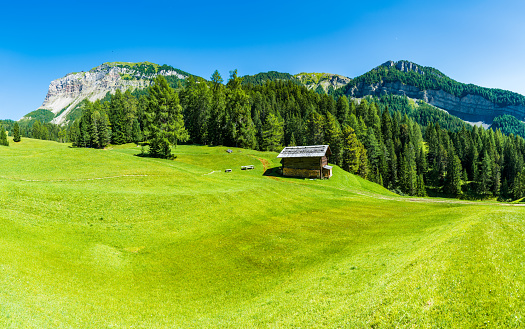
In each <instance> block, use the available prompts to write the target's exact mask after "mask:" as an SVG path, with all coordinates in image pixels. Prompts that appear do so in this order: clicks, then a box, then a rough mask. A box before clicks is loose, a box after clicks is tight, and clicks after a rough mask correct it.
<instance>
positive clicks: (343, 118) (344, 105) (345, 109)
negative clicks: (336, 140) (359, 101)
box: [335, 95, 351, 124]
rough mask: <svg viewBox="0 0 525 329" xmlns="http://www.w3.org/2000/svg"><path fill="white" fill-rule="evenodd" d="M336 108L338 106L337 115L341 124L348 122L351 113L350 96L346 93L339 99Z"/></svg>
mask: <svg viewBox="0 0 525 329" xmlns="http://www.w3.org/2000/svg"><path fill="white" fill-rule="evenodd" d="M335 108H336V115H337V120H338V121H339V124H344V123H345V122H347V120H348V118H349V116H350V114H351V113H349V112H350V105H349V103H348V98H346V96H345V95H343V96H341V97H339V98H338V99H337V103H336V105H335Z"/></svg>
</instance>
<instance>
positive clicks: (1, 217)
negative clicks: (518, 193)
mask: <svg viewBox="0 0 525 329" xmlns="http://www.w3.org/2000/svg"><path fill="white" fill-rule="evenodd" d="M10 142H11V146H9V147H8V148H0V154H1V158H2V173H1V174H0V189H1V190H2V191H4V193H1V194H0V204H1V205H0V208H1V211H0V227H1V228H2V229H1V235H0V253H1V254H2V255H3V256H2V258H1V260H0V287H1V288H0V300H2V303H1V304H0V326H1V327H24V328H46V327H53V328H71V327H74V328H88V327H99V328H101V327H112V328H129V327H135V328H166V327H224V328H226V327H228V328H231V327H244V328H246V327H331V328H333V327H480V326H494V327H520V326H522V325H523V319H524V316H525V314H524V311H523V310H525V299H524V298H523V291H524V286H525V274H524V273H525V271H523V263H524V259H523V258H524V256H523V252H522V251H523V248H524V242H523V236H522V235H523V234H522V233H523V231H524V229H525V225H524V222H523V211H522V210H523V209H522V208H520V207H511V206H505V207H504V206H500V205H499V204H496V203H475V202H462V201H454V200H447V199H439V200H435V199H416V198H403V197H399V196H396V195H394V194H392V193H390V192H389V191H387V190H385V189H383V188H382V187H380V186H378V185H376V184H374V183H371V182H368V181H365V180H362V179H360V178H358V177H356V176H353V175H351V174H349V173H346V172H344V171H342V170H341V169H339V168H338V167H334V176H333V178H332V179H330V180H323V181H320V180H303V179H293V178H283V177H280V176H279V175H278V173H277V172H276V170H275V169H272V168H276V167H278V166H279V163H278V161H277V159H276V155H277V154H276V153H273V152H258V151H253V150H245V149H238V148H233V153H232V154H228V153H227V152H225V150H226V148H225V147H207V146H192V145H180V146H178V147H177V149H176V150H174V153H175V154H176V155H177V158H176V159H175V160H174V161H169V160H161V159H152V158H144V157H140V156H137V155H138V154H139V153H140V149H139V148H137V147H136V146H135V145H129V144H128V145H122V146H118V147H112V148H108V149H105V150H95V149H84V148H70V147H69V145H68V144H59V143H55V142H50V141H41V140H33V139H29V138H25V139H23V140H22V142H21V143H12V140H10ZM243 165H254V166H255V170H251V171H241V170H240V167H241V166H243ZM224 169H233V172H231V173H225V172H224Z"/></svg>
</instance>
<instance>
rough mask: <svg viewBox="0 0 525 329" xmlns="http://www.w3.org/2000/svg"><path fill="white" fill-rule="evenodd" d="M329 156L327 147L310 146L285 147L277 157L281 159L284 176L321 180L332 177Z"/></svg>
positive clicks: (330, 153) (328, 147)
mask: <svg viewBox="0 0 525 329" xmlns="http://www.w3.org/2000/svg"><path fill="white" fill-rule="evenodd" d="M330 155H332V151H330V146H329V145H311V146H288V147H285V148H284V149H283V150H282V151H281V153H279V155H278V156H277V157H278V158H281V159H282V160H281V164H282V171H283V175H284V176H290V177H305V178H320V179H323V178H330V177H331V176H332V167H331V166H329V165H328V157H329V156H330Z"/></svg>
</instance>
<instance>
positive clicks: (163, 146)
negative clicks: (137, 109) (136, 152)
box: [144, 75, 189, 158]
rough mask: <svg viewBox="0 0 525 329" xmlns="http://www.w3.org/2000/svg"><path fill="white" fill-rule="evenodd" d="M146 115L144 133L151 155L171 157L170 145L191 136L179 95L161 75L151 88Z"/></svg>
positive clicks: (174, 144)
mask: <svg viewBox="0 0 525 329" xmlns="http://www.w3.org/2000/svg"><path fill="white" fill-rule="evenodd" d="M144 116H145V118H146V127H145V129H144V134H145V138H146V140H147V142H148V144H149V151H150V155H151V156H154V157H163V158H169V157H171V148H170V147H171V146H176V145H177V142H178V141H186V140H187V139H188V137H189V136H188V133H187V131H186V129H185V128H184V120H183V115H182V107H181V106H180V104H179V97H178V95H177V93H176V92H175V90H173V88H171V87H170V86H169V85H168V82H167V81H166V78H164V77H163V76H161V75H159V76H157V78H155V83H154V85H153V86H151V87H150V89H149V101H148V108H147V110H146V112H145V113H144Z"/></svg>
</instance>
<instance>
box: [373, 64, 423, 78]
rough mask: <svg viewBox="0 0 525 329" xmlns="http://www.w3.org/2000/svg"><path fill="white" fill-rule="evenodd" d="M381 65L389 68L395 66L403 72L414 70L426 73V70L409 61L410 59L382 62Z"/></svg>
mask: <svg viewBox="0 0 525 329" xmlns="http://www.w3.org/2000/svg"><path fill="white" fill-rule="evenodd" d="M381 66H384V67H388V68H390V67H395V68H396V69H398V70H399V71H401V72H410V71H413V72H416V73H419V74H422V75H423V74H425V72H424V71H423V70H422V69H421V68H420V67H419V65H417V64H415V63H412V62H409V61H397V62H394V61H388V62H386V63H384V64H382V65H381Z"/></svg>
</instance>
